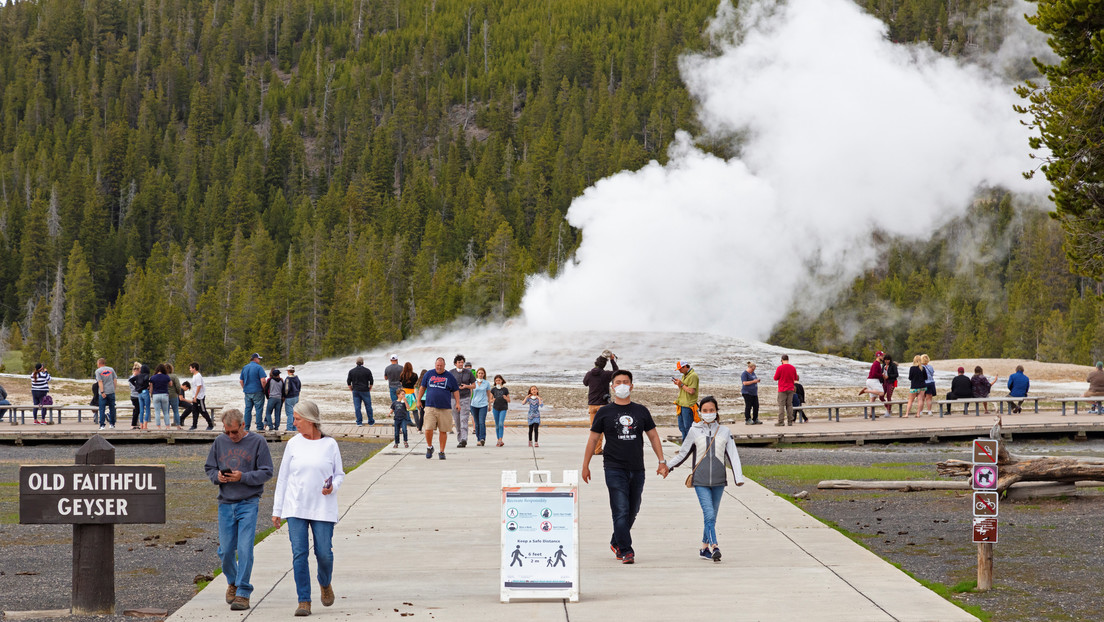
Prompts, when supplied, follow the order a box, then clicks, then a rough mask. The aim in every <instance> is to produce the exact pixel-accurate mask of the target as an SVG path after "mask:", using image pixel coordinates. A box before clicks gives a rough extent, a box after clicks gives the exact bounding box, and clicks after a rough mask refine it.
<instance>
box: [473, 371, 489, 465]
mask: <svg viewBox="0 0 1104 622" xmlns="http://www.w3.org/2000/svg"><path fill="white" fill-rule="evenodd" d="M490 403H491V382H490V381H489V380H487V370H485V369H483V368H482V367H480V368H479V369H477V370H476V371H475V386H474V387H472V395H471V414H472V421H474V422H475V440H476V442H477V443H478V445H479V446H480V447H482V446H483V445H486V444H487V407H488V406H489V405H490Z"/></svg>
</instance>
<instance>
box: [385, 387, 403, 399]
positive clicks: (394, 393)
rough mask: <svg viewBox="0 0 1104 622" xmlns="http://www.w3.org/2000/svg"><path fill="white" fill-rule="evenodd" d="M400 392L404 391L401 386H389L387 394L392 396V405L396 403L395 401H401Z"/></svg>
mask: <svg viewBox="0 0 1104 622" xmlns="http://www.w3.org/2000/svg"><path fill="white" fill-rule="evenodd" d="M399 391H402V387H401V386H398V387H393V386H391V385H387V392H388V393H390V394H391V403H392V404H393V403H395V400H397V399H399Z"/></svg>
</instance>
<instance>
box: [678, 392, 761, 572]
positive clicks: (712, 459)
mask: <svg viewBox="0 0 1104 622" xmlns="http://www.w3.org/2000/svg"><path fill="white" fill-rule="evenodd" d="M698 415H699V416H700V417H701V421H700V422H698V423H695V424H694V425H693V426H692V427H691V428H690V431H689V432H688V433H687V434H686V440H684V441H683V442H682V447H680V448H679V451H678V454H676V455H675V457H674V458H672V459H671V462H670V464H669V465H668V468H669V469H671V470H674V468H675V467H677V466H678V465H680V464H682V463H683V462H686V459H687V458H691V462H690V463H691V464H692V465H693V467H692V468H693V469H694V472H693V475H692V476H691V477H692V483H693V485H694V491H695V492H696V493H698V503H701V508H702V516H703V518H704V519H705V530H704V531H703V532H702V548H701V551H699V552H698V555H699V556H701V558H702V559H712V560H713V561H715V562H719V561H721V549H720V547H719V546H717V512H718V511H719V510H720V508H721V497H722V496H723V495H724V489H725V486H726V485H727V484H728V474H727V473H726V472H725V463H726V462H727V463H728V466H730V467H732V473H733V475H734V479H735V481H736V485H737V486H743V485H744V474H743V471H741V469H740V455H739V454H738V453H736V443H735V442H733V440H732V432H731V431H730V430H729V429H728V428H727V427H725V426H723V425H720V424H719V423H717V400H715V399H713V397H712V396H707V397H703V398H702V401H701V402H700V403H699V404H698ZM710 546H712V547H713V550H712V551H710V550H709V548H710Z"/></svg>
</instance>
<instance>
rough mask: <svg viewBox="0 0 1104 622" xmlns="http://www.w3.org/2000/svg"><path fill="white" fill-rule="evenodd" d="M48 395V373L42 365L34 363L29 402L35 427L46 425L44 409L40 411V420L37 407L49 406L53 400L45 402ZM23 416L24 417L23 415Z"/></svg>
mask: <svg viewBox="0 0 1104 622" xmlns="http://www.w3.org/2000/svg"><path fill="white" fill-rule="evenodd" d="M49 395H50V371H49V370H47V369H46V365H44V364H43V363H35V366H34V372H32V373H31V401H32V402H33V403H34V405H35V408H34V411H33V414H34V422H35V424H37V425H42V424H45V423H46V409H45V408H43V409H42V419H41V420H40V419H39V418H38V411H39V408H38V407H39V406H50V405H52V403H53V399H50V400H47V399H46V398H47V396H49ZM24 416H25V415H24Z"/></svg>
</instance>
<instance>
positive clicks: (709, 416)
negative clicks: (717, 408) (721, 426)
mask: <svg viewBox="0 0 1104 622" xmlns="http://www.w3.org/2000/svg"><path fill="white" fill-rule="evenodd" d="M698 415H699V416H700V417H701V420H702V421H704V422H706V423H713V422H714V421H716V420H717V413H715V412H711V413H698Z"/></svg>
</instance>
